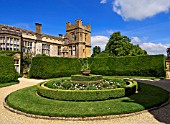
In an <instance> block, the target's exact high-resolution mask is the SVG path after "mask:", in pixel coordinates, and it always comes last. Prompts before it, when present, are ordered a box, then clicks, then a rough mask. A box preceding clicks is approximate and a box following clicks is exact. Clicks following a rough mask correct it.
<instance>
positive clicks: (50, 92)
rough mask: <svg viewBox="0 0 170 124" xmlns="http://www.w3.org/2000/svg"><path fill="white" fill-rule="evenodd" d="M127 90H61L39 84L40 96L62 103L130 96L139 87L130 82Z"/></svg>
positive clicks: (134, 82) (38, 91) (135, 83)
mask: <svg viewBox="0 0 170 124" xmlns="http://www.w3.org/2000/svg"><path fill="white" fill-rule="evenodd" d="M128 82H129V85H127V87H126V88H117V89H108V90H61V89H51V88H48V87H45V86H44V84H45V83H47V82H42V83H39V84H37V93H38V94H39V95H40V96H43V97H47V98H51V99H57V100H62V101H97V100H107V99H113V98H120V97H123V96H128V95H131V94H133V93H135V92H136V90H137V88H138V86H137V82H136V81H128Z"/></svg>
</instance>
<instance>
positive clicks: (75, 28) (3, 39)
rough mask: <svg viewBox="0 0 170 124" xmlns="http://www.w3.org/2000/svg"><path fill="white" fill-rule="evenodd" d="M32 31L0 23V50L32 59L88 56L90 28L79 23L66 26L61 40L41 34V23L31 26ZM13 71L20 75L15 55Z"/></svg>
mask: <svg viewBox="0 0 170 124" xmlns="http://www.w3.org/2000/svg"><path fill="white" fill-rule="evenodd" d="M35 27H36V32H33V31H29V30H25V29H21V28H17V27H12V26H7V25H2V24H0V51H5V50H6V51H20V52H21V53H23V55H24V54H25V53H29V54H31V55H32V56H33V57H34V56H36V55H37V54H46V55H48V56H55V57H69V58H86V57H90V56H91V26H90V24H88V25H83V24H82V20H80V19H78V20H76V23H75V24H71V23H70V22H67V23H66V34H65V36H64V37H63V35H62V34H59V36H51V35H48V34H43V33H42V24H39V23H35ZM14 57H15V68H16V70H17V71H18V72H19V73H20V68H21V58H22V57H21V56H19V55H15V56H14Z"/></svg>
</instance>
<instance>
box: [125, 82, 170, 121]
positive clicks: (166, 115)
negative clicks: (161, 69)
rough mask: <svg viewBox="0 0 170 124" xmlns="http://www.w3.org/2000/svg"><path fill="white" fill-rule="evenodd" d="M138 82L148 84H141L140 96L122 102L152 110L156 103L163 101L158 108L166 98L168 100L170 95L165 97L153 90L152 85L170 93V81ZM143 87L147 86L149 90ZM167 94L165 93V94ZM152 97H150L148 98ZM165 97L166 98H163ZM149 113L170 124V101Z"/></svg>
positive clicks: (136, 95)
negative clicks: (132, 103)
mask: <svg viewBox="0 0 170 124" xmlns="http://www.w3.org/2000/svg"><path fill="white" fill-rule="evenodd" d="M138 82H142V83H146V84H139V87H140V88H141V91H139V94H135V95H132V96H129V98H130V99H129V100H123V101H122V102H127V103H128V102H134V103H138V104H140V105H142V106H143V107H144V108H145V109H149V108H152V107H151V106H152V105H153V104H155V101H158V100H161V103H160V104H159V105H157V106H160V105H161V104H162V103H164V102H163V101H164V100H165V97H166V98H167V99H168V98H169V95H165V94H163V93H161V91H160V92H159V91H157V90H156V89H157V88H156V89H155V88H154V89H155V90H156V91H155V90H154V89H151V87H152V86H151V85H147V84H152V85H156V86H159V87H161V88H163V89H165V90H167V91H168V92H170V80H159V81H141V80H138ZM143 86H147V88H146V89H145V88H143ZM155 92H156V94H155ZM164 93H165V92H164ZM148 96H150V97H148ZM163 97H164V98H163ZM149 112H150V113H151V114H152V115H153V116H154V118H155V119H157V120H158V121H159V122H163V123H166V124H170V100H169V101H168V104H166V105H165V106H162V107H160V108H158V109H154V110H149Z"/></svg>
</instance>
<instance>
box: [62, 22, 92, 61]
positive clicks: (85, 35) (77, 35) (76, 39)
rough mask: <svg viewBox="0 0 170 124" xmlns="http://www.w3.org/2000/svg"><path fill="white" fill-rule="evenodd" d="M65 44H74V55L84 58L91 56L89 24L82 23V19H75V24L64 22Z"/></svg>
mask: <svg viewBox="0 0 170 124" xmlns="http://www.w3.org/2000/svg"><path fill="white" fill-rule="evenodd" d="M65 39H66V40H65V41H66V44H68V45H69V46H70V45H75V47H74V49H75V57H77V58H85V57H90V56H91V26H90V24H88V25H87V26H86V25H83V23H82V20H80V19H77V20H76V23H75V24H71V23H70V22H67V23H66V35H65Z"/></svg>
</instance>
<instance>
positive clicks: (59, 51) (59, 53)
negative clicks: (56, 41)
mask: <svg viewBox="0 0 170 124" xmlns="http://www.w3.org/2000/svg"><path fill="white" fill-rule="evenodd" d="M58 55H59V56H60V55H61V46H58Z"/></svg>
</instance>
